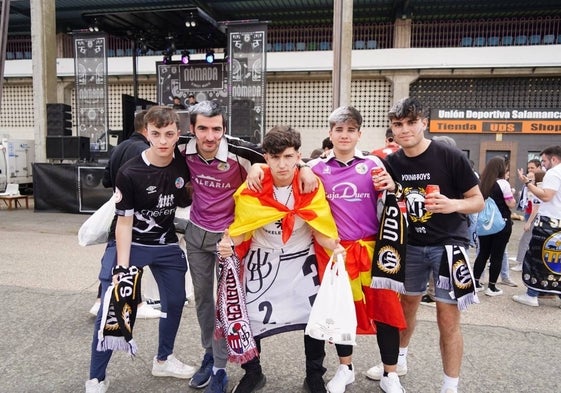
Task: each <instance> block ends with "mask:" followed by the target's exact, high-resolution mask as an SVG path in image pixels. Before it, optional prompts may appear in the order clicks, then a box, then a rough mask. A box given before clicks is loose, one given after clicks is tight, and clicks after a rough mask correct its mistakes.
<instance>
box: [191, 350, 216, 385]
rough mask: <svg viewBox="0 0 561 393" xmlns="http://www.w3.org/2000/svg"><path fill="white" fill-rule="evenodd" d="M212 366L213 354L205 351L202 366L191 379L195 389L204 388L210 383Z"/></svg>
mask: <svg viewBox="0 0 561 393" xmlns="http://www.w3.org/2000/svg"><path fill="white" fill-rule="evenodd" d="M212 366H214V358H213V357H212V354H211V353H205V356H204V357H203V362H202V363H201V367H200V368H199V369H198V370H197V372H196V373H195V375H193V378H191V380H190V381H189V386H191V387H192V388H195V389H202V388H204V387H205V386H207V385H208V384H209V383H210V377H212Z"/></svg>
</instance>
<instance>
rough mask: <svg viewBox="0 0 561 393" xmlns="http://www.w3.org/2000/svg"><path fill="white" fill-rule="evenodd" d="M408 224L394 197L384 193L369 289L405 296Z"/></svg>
mask: <svg viewBox="0 0 561 393" xmlns="http://www.w3.org/2000/svg"><path fill="white" fill-rule="evenodd" d="M406 242H407V221H406V219H405V217H404V216H403V214H402V213H401V210H400V209H399V205H398V203H397V198H396V197H395V194H391V193H387V194H386V200H385V202H384V210H383V213H382V219H381V220H380V229H379V231H378V237H377V239H376V244H375V245H374V257H373V259H372V283H371V284H370V287H371V288H379V289H391V290H393V291H396V292H399V293H405V284H404V282H405V254H406Z"/></svg>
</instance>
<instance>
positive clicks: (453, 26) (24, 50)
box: [6, 16, 561, 60]
mask: <svg viewBox="0 0 561 393" xmlns="http://www.w3.org/2000/svg"><path fill="white" fill-rule="evenodd" d="M267 37H268V40H267V41H268V42H267V51H270V52H292V51H316V50H331V49H332V48H331V43H332V40H333V27H332V26H331V25H316V26H309V27H306V28H301V27H298V26H288V27H287V26H282V27H274V26H273V27H271V28H269V30H268V33H267ZM57 40H58V45H57V47H58V48H57V50H58V53H57V55H58V57H67V58H71V57H73V56H74V47H73V42H72V36H71V35H68V34H59V35H58V36H57ZM393 42H394V23H393V22H388V23H376V24H358V25H355V26H354V27H353V49H356V50H361V49H365V50H368V49H385V48H392V47H393ZM551 44H561V17H559V16H554V17H536V18H506V19H505V18H501V19H481V20H445V21H415V20H413V21H412V23H411V43H410V46H411V47H412V48H441V47H473V46H476V47H477V46H508V45H551ZM107 48H108V49H107V55H108V57H122V56H132V50H133V49H132V48H133V45H132V42H131V41H130V40H128V39H125V38H119V37H113V36H109V37H108V45H107ZM185 49H188V48H185ZM199 52H201V51H198V50H191V53H199ZM178 53H179V52H178ZM160 54H161V51H156V52H155V51H152V50H148V51H147V52H141V51H138V52H137V55H138V56H144V55H146V56H151V55H160ZM31 56H32V54H31V37H29V36H11V37H8V42H7V48H6V59H7V60H16V59H30V58H31Z"/></svg>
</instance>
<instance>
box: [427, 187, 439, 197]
mask: <svg viewBox="0 0 561 393" xmlns="http://www.w3.org/2000/svg"><path fill="white" fill-rule="evenodd" d="M433 192H440V187H439V186H438V184H427V188H426V192H425V195H428V194H432V193H433Z"/></svg>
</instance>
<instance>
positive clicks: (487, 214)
mask: <svg viewBox="0 0 561 393" xmlns="http://www.w3.org/2000/svg"><path fill="white" fill-rule="evenodd" d="M505 225H506V222H505V219H504V218H503V216H502V214H501V211H500V210H499V207H498V206H497V204H496V203H495V201H494V200H493V198H491V197H487V199H485V207H484V208H483V210H482V211H481V212H480V213H479V214H478V215H477V223H476V227H475V231H476V232H477V235H478V236H487V235H494V234H495V233H499V232H500V231H502V230H503V228H504V227H505Z"/></svg>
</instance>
